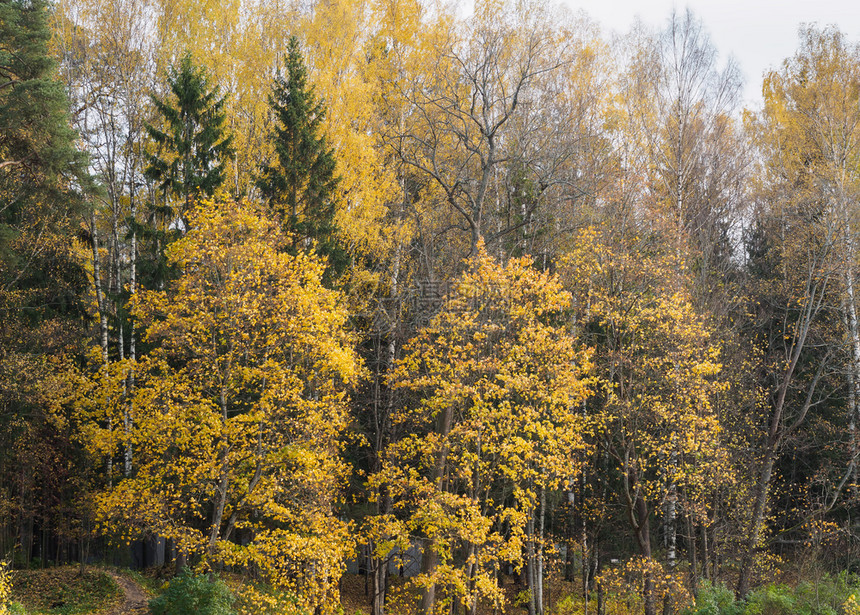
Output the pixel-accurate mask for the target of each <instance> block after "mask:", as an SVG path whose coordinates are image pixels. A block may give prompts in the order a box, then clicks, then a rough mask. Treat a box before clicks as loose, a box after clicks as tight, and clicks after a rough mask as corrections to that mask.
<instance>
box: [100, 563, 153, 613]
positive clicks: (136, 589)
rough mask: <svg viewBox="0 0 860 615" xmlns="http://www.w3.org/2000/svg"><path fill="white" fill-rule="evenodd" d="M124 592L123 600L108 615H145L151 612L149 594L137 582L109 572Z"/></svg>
mask: <svg viewBox="0 0 860 615" xmlns="http://www.w3.org/2000/svg"><path fill="white" fill-rule="evenodd" d="M108 574H109V575H110V576H112V577H113V580H114V581H116V583H117V585H119V586H120V588H121V589H122V593H123V599H122V602H120V603H119V604H118V605H116V606H115V607H114V608H112V609H111V610H110V611H108V612H107V615H144V614H145V613H149V607H148V606H147V605H148V603H149V595H148V594H147V593H146V592H145V591H144V589H143V588H142V587H141V586H140V585H138V583H137V582H135V581H133V580H132V579H129V578H128V577H125V576H122V575H119V574H117V573H115V572H108Z"/></svg>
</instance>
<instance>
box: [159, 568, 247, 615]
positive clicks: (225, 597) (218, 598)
mask: <svg viewBox="0 0 860 615" xmlns="http://www.w3.org/2000/svg"><path fill="white" fill-rule="evenodd" d="M234 600H235V598H234V597H233V594H232V593H231V592H230V590H229V589H228V588H227V586H226V585H225V584H224V582H223V581H221V580H220V579H218V578H210V576H209V575H205V574H194V573H192V572H191V571H190V570H189V569H188V568H185V569H184V570H183V571H182V573H181V574H180V575H179V576H177V577H175V578H174V579H173V580H171V581H170V582H169V583H168V584H167V588H166V589H165V591H164V593H163V594H161V595H160V596H158V597H157V598H153V599H152V600H150V601H149V608H150V610H151V611H152V613H153V615H188V614H189V613H194V614H195V615H234V613H235V611H234V610H233V601H234Z"/></svg>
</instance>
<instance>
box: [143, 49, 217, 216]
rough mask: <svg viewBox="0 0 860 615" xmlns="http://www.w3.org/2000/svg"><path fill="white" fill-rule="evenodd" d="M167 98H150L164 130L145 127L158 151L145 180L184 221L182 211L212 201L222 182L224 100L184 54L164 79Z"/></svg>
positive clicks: (151, 160) (203, 72) (148, 166)
mask: <svg viewBox="0 0 860 615" xmlns="http://www.w3.org/2000/svg"><path fill="white" fill-rule="evenodd" d="M167 85H168V87H169V88H170V97H169V98H166V99H164V100H161V99H159V98H158V97H156V96H153V97H152V101H153V103H154V104H155V108H156V109H157V110H158V112H159V114H160V115H161V116H162V118H163V119H164V124H163V126H164V128H163V130H162V129H159V128H156V127H154V126H149V125H147V127H146V129H147V131H148V132H149V136H150V137H151V138H152V140H153V141H154V142H155V144H156V146H157V149H158V151H157V152H156V153H155V154H153V155H152V156H150V157H149V164H148V165H147V168H146V176H147V177H148V178H149V179H151V180H153V181H155V182H156V183H157V185H158V187H159V188H160V189H161V190H163V192H164V194H165V195H166V196H167V197H170V196H173V197H174V198H177V199H178V200H180V203H179V204H178V207H177V209H178V211H176V212H175V213H176V214H177V216H178V217H179V218H181V219H182V222H183V224H185V223H186V222H187V220H186V212H187V211H188V209H189V208H190V207H191V204H192V202H193V201H194V199H195V198H196V197H197V196H198V195H199V194H205V195H207V196H212V195H213V194H214V193H215V191H216V190H217V189H218V188H219V187H220V186H221V185H222V184H223V183H224V176H225V167H224V165H225V161H226V160H227V158H229V157H230V156H231V155H232V154H233V148H232V137H231V136H230V135H227V134H226V129H225V126H224V124H225V121H226V115H225V111H224V105H225V100H226V99H225V98H224V97H221V98H219V97H218V94H219V89H218V87H214V88H210V86H209V80H208V78H207V76H206V71H205V70H204V69H203V68H202V67H198V66H195V65H194V63H193V61H192V58H191V55H190V54H189V53H186V54H185V55H184V56H183V57H182V59H181V60H180V62H179V66H178V67H176V66H174V67H171V68H170V70H169V71H168V75H167Z"/></svg>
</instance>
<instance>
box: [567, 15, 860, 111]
mask: <svg viewBox="0 0 860 615" xmlns="http://www.w3.org/2000/svg"><path fill="white" fill-rule="evenodd" d="M563 2H564V3H565V4H567V5H568V6H569V7H570V8H571V9H572V10H574V11H576V10H579V9H582V10H584V11H585V12H586V13H587V14H588V15H590V16H591V17H592V18H593V19H594V20H595V21H597V22H598V23H599V24H600V25H601V26H602V27H603V29H604V31H605V32H606V33H607V34H608V33H609V32H610V31H612V30H614V31H617V32H619V33H624V32H627V31H628V30H629V29H630V26H631V25H632V24H633V20H634V18H635V17H636V16H637V15H638V16H639V17H640V18H641V19H642V21H643V22H645V23H646V24H649V25H652V26H661V27H662V26H664V25H665V24H666V21H667V19H668V17H669V15H670V14H671V11H672V8H673V7H674V8H675V9H676V10H677V11H678V12H683V11H684V10H685V9H686V8H687V7H689V8H690V9H692V11H693V13H694V14H695V15H696V16H697V17H698V18H699V19H701V20H702V21H703V22H704V25H705V28H706V29H707V30H708V32H709V33H710V35H711V40H712V41H713V43H714V46H715V47H716V48H717V50H718V51H719V53H720V63H721V64H722V62H723V61H724V60H725V59H726V58H727V57H728V56H729V55H732V56H734V58H735V60H736V61H737V62H738V64H739V65H740V68H741V71H742V72H743V75H744V81H745V89H744V99H745V102H744V104H745V105H746V106H755V107H758V106H759V105H760V104H761V80H762V75H763V73H764V72H765V71H766V70H769V69H772V68H778V67H779V66H780V64H781V63H782V61H783V60H784V59H785V58H787V57H789V56H791V55H793V54H794V52H795V50H796V49H797V41H798V39H797V28H798V25H800V24H801V23H817V24H818V25H819V26H822V27H823V26H826V25H830V24H836V25H837V26H838V27H839V29H840V30H842V32H843V33H844V34H845V35H846V37H847V40H848V41H850V42H852V43H853V42H860V1H858V0H817V1H816V0H806V1H804V0H783V1H780V0H687V1H684V0H678V1H674V2H673V0H563Z"/></svg>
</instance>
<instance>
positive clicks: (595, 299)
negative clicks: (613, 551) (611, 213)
mask: <svg viewBox="0 0 860 615" xmlns="http://www.w3.org/2000/svg"><path fill="white" fill-rule="evenodd" d="M641 247H642V246H637V245H636V244H633V245H626V246H625V245H623V244H616V245H610V244H608V243H607V242H606V241H605V239H603V238H601V236H600V235H599V233H598V232H597V231H596V230H594V229H588V230H585V231H583V232H581V233H580V235H579V237H578V239H577V242H576V244H575V247H574V249H573V250H572V252H571V254H570V255H569V257H568V259H567V261H566V263H565V264H564V266H563V267H562V273H561V275H562V277H563V279H565V281H566V283H567V284H568V285H569V287H570V288H571V289H572V290H573V293H574V297H575V304H576V305H577V306H578V307H579V310H578V313H577V332H578V334H579V335H580V336H582V337H583V338H584V339H586V340H588V342H589V343H591V344H593V345H594V346H595V348H596V352H595V364H596V366H597V375H598V376H599V377H600V379H601V381H602V383H603V391H602V393H601V395H600V396H599V398H597V399H596V402H595V404H594V406H595V409H594V410H593V411H592V412H593V414H594V416H595V419H596V420H597V422H598V425H599V426H598V428H597V429H598V433H599V434H600V440H601V442H602V443H603V444H602V445H603V446H604V447H605V452H606V454H607V455H608V457H609V459H611V467H609V468H607V470H608V472H607V478H608V479H609V480H610V484H611V486H612V487H613V488H614V490H615V491H616V493H617V495H618V497H619V499H620V501H621V503H622V505H623V507H624V509H625V513H626V517H627V521H628V522H629V524H630V529H631V531H632V534H633V537H634V539H635V541H636V543H637V546H638V548H639V551H640V553H641V555H642V557H644V558H646V559H651V558H653V557H654V552H653V540H652V533H651V529H652V528H651V525H652V519H653V517H654V514H655V513H658V514H660V513H662V515H663V519H664V528H663V533H664V537H665V546H666V551H667V553H666V556H667V557H666V559H667V560H668V562H669V564H670V566H671V565H674V560H675V549H676V543H675V529H674V522H675V518H676V516H677V514H678V511H679V510H680V511H682V512H684V513H686V514H687V515H693V514H695V511H696V510H697V505H698V504H699V503H700V502H701V500H702V496H703V495H704V494H706V493H707V492H708V489H709V488H710V487H711V486H712V484H713V483H714V481H718V480H720V478H721V477H723V476H724V474H725V469H724V465H723V458H724V455H723V452H722V446H721V441H720V434H721V426H720V423H719V420H718V417H717V414H716V412H715V411H714V407H713V400H714V397H715V395H716V394H717V393H718V392H719V391H721V390H723V389H724V388H725V385H724V384H723V383H722V382H721V381H720V379H719V374H720V369H721V365H720V363H719V347H718V346H717V345H716V344H715V343H714V342H713V341H712V340H711V334H710V331H709V330H708V328H707V326H706V325H705V323H704V322H703V320H702V318H701V317H699V316H698V315H697V314H696V313H695V311H694V309H693V303H692V299H691V297H690V295H689V293H688V291H686V290H685V287H684V285H683V282H684V276H683V271H684V269H683V266H682V265H680V264H679V263H678V261H677V260H676V259H675V258H673V257H670V256H661V255H659V254H656V255H655V254H650V255H649V254H647V253H644V251H642V250H640V249H636V250H634V249H631V248H641ZM679 271H680V272H681V274H680V275H679ZM654 580H655V579H654V575H653V572H649V573H647V574H646V575H645V582H644V596H643V597H644V606H645V613H646V615H654V613H656V609H657V605H656V604H655V594H654V587H655V586H654Z"/></svg>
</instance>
